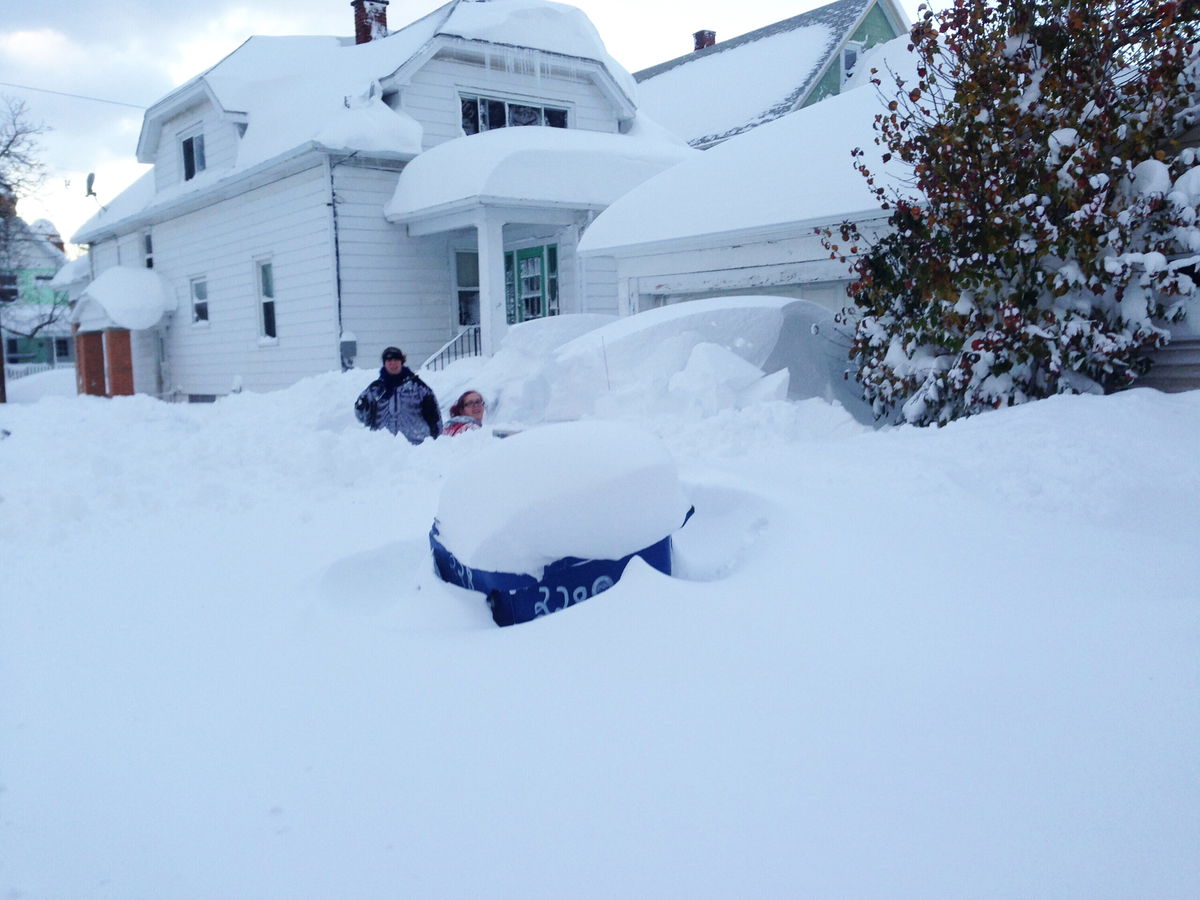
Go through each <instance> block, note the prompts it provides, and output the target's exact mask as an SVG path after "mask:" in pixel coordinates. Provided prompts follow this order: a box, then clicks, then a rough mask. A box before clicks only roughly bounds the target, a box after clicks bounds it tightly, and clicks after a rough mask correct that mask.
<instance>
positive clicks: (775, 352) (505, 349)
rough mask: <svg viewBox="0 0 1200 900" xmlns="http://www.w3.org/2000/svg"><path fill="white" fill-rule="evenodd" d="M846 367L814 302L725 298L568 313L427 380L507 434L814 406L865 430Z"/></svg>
mask: <svg viewBox="0 0 1200 900" xmlns="http://www.w3.org/2000/svg"><path fill="white" fill-rule="evenodd" d="M576 330H578V331H580V332H581V333H579V334H572V332H573V331H576ZM568 338H570V339H568ZM845 358H846V352H845V348H844V346H843V343H842V338H841V336H840V335H839V334H838V333H837V331H836V330H835V326H834V322H833V315H832V313H830V312H829V311H828V310H826V309H824V308H822V307H820V306H818V305H817V304H814V303H809V302H807V301H804V300H796V299H795V298H788V297H770V296H749V297H724V298H716V299H710V300H696V301H691V302H689V303H681V304H676V305H672V306H665V307H661V308H659V309H653V310H647V311H646V312H642V313H638V314H637V315H634V316H628V317H626V318H623V319H617V320H613V321H606V320H605V319H604V318H601V317H584V316H572V315H566V316H558V317H552V318H548V319H543V320H540V321H537V322H526V323H523V324H522V325H520V326H518V327H516V328H514V329H512V330H511V331H510V333H509V336H508V337H507V338H506V339H505V341H504V343H503V345H502V346H501V348H500V350H499V351H498V352H497V353H496V354H495V355H494V356H493V357H492V358H491V359H489V360H486V361H479V360H470V361H467V362H465V363H459V364H455V365H452V366H450V367H449V368H448V369H446V370H445V372H442V373H436V374H433V375H429V376H428V378H429V379H431V384H434V385H435V389H436V390H437V391H438V395H439V397H441V398H442V399H443V405H448V404H449V403H451V402H453V400H454V399H455V398H456V397H457V396H458V395H459V394H461V393H462V392H463V391H465V390H468V389H471V390H477V391H481V392H482V393H483V394H484V396H485V398H486V399H487V401H488V404H489V409H488V419H487V422H488V423H489V424H493V425H500V426H505V427H524V426H527V425H531V424H537V423H541V422H552V421H562V420H573V419H578V418H585V417H601V418H606V419H622V418H644V417H647V416H651V417H654V416H661V417H666V418H668V419H671V420H677V419H685V420H686V419H691V418H697V417H700V418H702V417H707V416H712V415H715V414H717V413H719V412H721V411H722V410H728V409H739V408H742V407H746V406H751V405H754V404H758V403H763V402H767V401H773V400H784V399H791V400H799V399H806V398H814V397H815V398H821V399H823V400H826V401H829V402H831V403H836V404H838V405H840V406H841V407H843V408H844V410H846V411H848V412H849V414H850V415H851V416H853V417H855V418H856V419H858V420H859V421H860V422H864V423H865V422H870V421H872V419H871V416H870V413H869V410H867V409H866V407H865V405H864V404H863V403H862V401H861V400H860V399H859V398H858V397H857V394H856V392H855V389H854V386H853V385H852V384H850V383H848V382H847V381H846V380H845V378H844V377H843V373H844V370H845V367H846V363H845Z"/></svg>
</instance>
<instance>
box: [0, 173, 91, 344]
mask: <svg viewBox="0 0 1200 900" xmlns="http://www.w3.org/2000/svg"><path fill="white" fill-rule="evenodd" d="M64 262H66V254H65V253H64V252H63V242H62V238H60V237H59V235H58V231H57V230H56V229H55V228H54V226H53V225H51V224H50V223H49V222H48V221H46V220H45V219H39V220H37V221H36V222H34V223H33V224H32V225H29V224H26V223H25V221H24V220H23V219H21V218H20V217H19V216H17V214H16V206H15V203H14V202H13V201H12V199H11V197H9V196H7V195H0V338H2V339H3V342H4V356H3V358H4V362H5V364H6V365H9V366H21V365H25V366H31V365H32V366H47V365H54V364H56V363H60V362H70V361H71V360H72V359H73V354H72V349H71V339H70V338H71V329H70V325H69V324H68V322H67V315H66V313H67V297H66V295H65V294H64V293H62V292H61V291H59V290H57V289H56V288H55V287H54V286H53V284H52V279H53V278H54V274H55V273H56V272H57V271H58V270H59V269H60V268H61V267H62V265H63V263H64Z"/></svg>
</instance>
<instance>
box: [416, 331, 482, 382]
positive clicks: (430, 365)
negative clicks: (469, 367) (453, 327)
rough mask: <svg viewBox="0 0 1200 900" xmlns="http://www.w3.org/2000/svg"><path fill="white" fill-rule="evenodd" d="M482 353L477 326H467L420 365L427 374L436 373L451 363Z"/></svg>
mask: <svg viewBox="0 0 1200 900" xmlns="http://www.w3.org/2000/svg"><path fill="white" fill-rule="evenodd" d="M482 353H483V342H482V340H481V339H480V330H479V326H478V325H467V326H466V327H465V328H463V330H462V331H460V332H459V333H458V334H456V335H455V336H454V337H452V338H450V340H448V341H446V343H445V344H443V345H442V347H441V349H439V350H438V351H437V352H435V353H434V354H433V355H432V356H431V357H429V359H427V360H425V362H424V363H422V364H421V368H422V369H424V370H426V371H429V372H437V371H439V370H440V369H444V368H446V366H448V365H450V363H452V362H456V361H458V360H460V359H466V358H468V357H471V356H480V355H482Z"/></svg>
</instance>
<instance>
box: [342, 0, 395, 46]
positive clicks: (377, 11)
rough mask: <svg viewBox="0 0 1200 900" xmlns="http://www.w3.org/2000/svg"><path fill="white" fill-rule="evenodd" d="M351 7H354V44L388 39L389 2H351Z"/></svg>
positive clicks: (379, 0) (372, 0)
mask: <svg viewBox="0 0 1200 900" xmlns="http://www.w3.org/2000/svg"><path fill="white" fill-rule="evenodd" d="M350 5H351V6H352V7H354V43H356V44H366V43H369V42H370V41H377V40H379V39H380V38H385V37H387V34H388V28H387V5H388V0H351V3H350Z"/></svg>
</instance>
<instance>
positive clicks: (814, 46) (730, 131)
mask: <svg viewBox="0 0 1200 900" xmlns="http://www.w3.org/2000/svg"><path fill="white" fill-rule="evenodd" d="M876 2H877V0H835V2H833V3H829V4H827V5H825V6H822V7H820V8H819V9H814V10H811V11H809V12H806V13H802V14H800V15H798V16H793V17H792V18H790V19H784V20H783V21H781V22H776V23H774V24H772V25H768V26H766V27H764V28H759V29H757V30H756V31H751V32H748V33H747V34H743V35H741V36H740V37H736V38H732V39H730V40H727V41H722V42H720V43H718V44H714V45H713V46H711V47H705V48H704V49H702V50H697V51H695V52H694V53H689V54H686V55H684V56H681V57H678V58H677V59H673V60H669V61H668V62H664V63H660V64H659V65H657V66H652V67H651V68H648V69H643V70H642V71H640V72H637V73H635V74H634V77H635V78H636V79H637V81H638V102H639V105H640V107H641V109H643V110H645V111H646V112H648V113H649V114H650V115H651V116H652V117H653V118H654V119H655V120H657V121H658V122H660V123H661V124H662V125H663V126H665V127H666V128H669V129H671V130H672V131H674V132H675V133H676V134H678V135H680V136H681V137H683V138H686V139H687V140H688V141H689V142H690V143H691V144H693V145H694V146H707V145H710V144H713V143H716V142H719V141H721V140H724V139H726V138H728V137H730V136H732V135H735V134H740V133H742V132H744V131H747V130H749V129H751V128H754V127H756V126H758V125H761V124H762V123H764V122H769V121H772V120H773V119H777V118H779V117H780V116H782V115H785V114H786V113H788V112H790V111H792V110H794V109H797V108H799V107H800V106H802V105H803V104H804V102H805V100H806V98H807V97H808V95H809V94H810V93H811V92H812V90H813V88H814V87H815V86H816V84H817V82H818V80H819V79H820V77H821V75H822V74H823V73H824V72H825V70H826V69H827V67H828V65H829V62H830V58H831V57H832V56H833V54H834V53H835V52H836V51H837V50H838V49H839V48H840V47H841V46H843V45H844V44H845V43H846V41H847V40H848V39H849V37H850V35H851V34H852V33H854V31H855V29H856V28H857V27H858V26H859V24H860V23H861V22H862V21H863V19H864V18H865V17H866V15H867V13H868V12H869V11H870V9H871V7H872V6H873V5H874V4H875V3H876ZM880 9H881V10H886V11H887V12H885V15H889V16H890V18H892V19H894V20H895V21H894V22H893V25H894V26H895V27H897V28H902V27H903V25H904V24H905V22H906V19H904V18H903V13H902V12H900V11H899V10H898V8H897V7H896V6H895V5H894V4H892V3H890V2H880Z"/></svg>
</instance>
